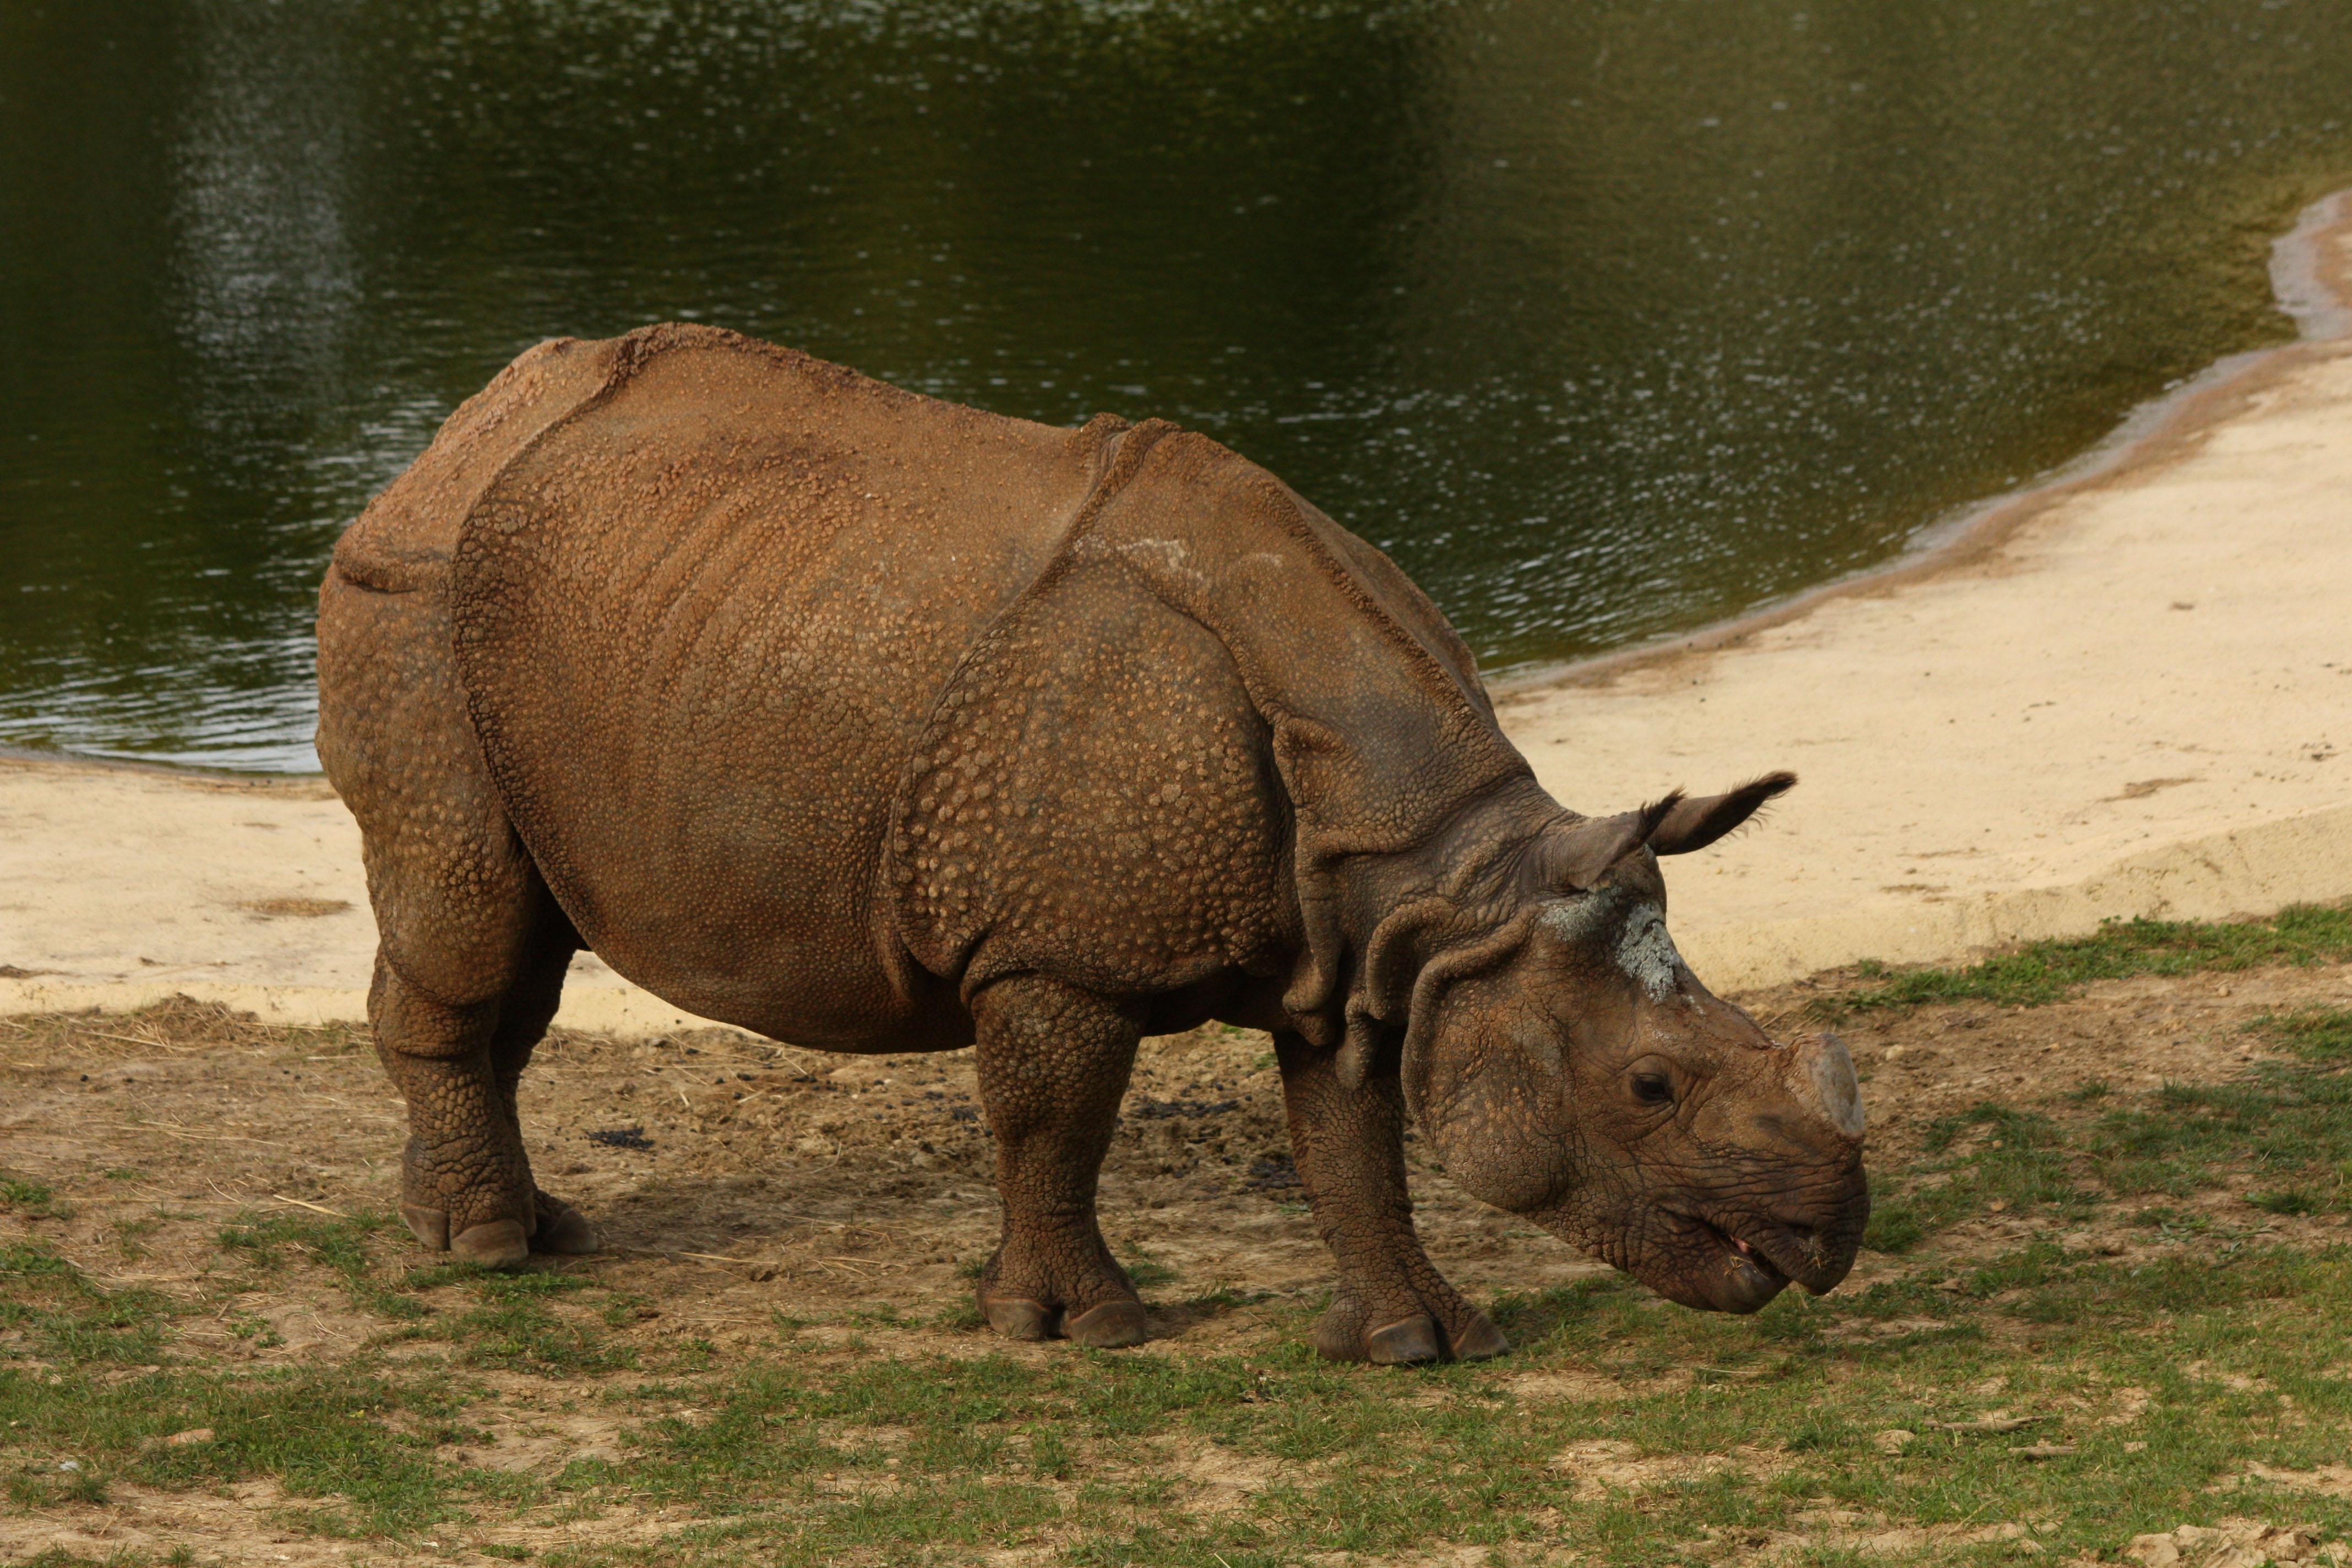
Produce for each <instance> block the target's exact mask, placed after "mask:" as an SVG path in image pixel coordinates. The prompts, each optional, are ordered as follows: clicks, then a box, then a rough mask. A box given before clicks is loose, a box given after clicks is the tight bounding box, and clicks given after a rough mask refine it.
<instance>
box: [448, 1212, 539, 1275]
mask: <svg viewBox="0 0 2352 1568" xmlns="http://www.w3.org/2000/svg"><path fill="white" fill-rule="evenodd" d="M445 1223H446V1222H445ZM449 1251H450V1253H451V1255H452V1256H454V1257H455V1258H457V1260H458V1261H459V1262H460V1263H472V1264H477V1265H478V1266H480V1267H481V1268H513V1267H514V1266H515V1265H516V1264H518V1263H520V1262H522V1261H523V1260H524V1259H525V1258H529V1257H530V1237H528V1236H526V1235H524V1234H523V1228H522V1225H521V1222H520V1221H518V1220H511V1219H494V1220H490V1221H488V1223H487V1224H483V1225H475V1226H467V1227H466V1228H465V1229H464V1230H461V1231H459V1232H458V1233H457V1235H455V1236H453V1237H450V1238H449Z"/></svg>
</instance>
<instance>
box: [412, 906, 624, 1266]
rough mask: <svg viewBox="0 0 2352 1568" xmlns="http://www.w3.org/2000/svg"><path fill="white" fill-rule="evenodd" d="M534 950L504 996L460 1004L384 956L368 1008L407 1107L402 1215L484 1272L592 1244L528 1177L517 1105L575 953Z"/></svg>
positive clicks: (426, 1237) (535, 945)
mask: <svg viewBox="0 0 2352 1568" xmlns="http://www.w3.org/2000/svg"><path fill="white" fill-rule="evenodd" d="M558 919H559V920H560V919H561V917H560V916H559V917H558ZM530 949H531V951H530V952H528V953H527V954H526V955H525V957H524V959H523V961H522V963H521V964H520V966H519V967H520V973H518V974H517V976H516V978H515V981H514V983H513V984H511V985H509V987H508V988H507V989H506V991H505V992H504V993H503V994H500V995H498V996H495V997H492V998H489V999H488V1000H486V1001H482V1002H478V1003H474V1004H471V1005H452V1004H449V1003H447V1002H445V1001H442V1000H440V999H438V998H436V997H435V996H433V995H432V994H429V993H427V992H425V991H424V990H422V989H421V988H420V987H418V986H416V985H415V984H413V983H411V982H409V981H407V980H406V979H405V978H404V977H403V976H402V974H401V973H400V972H399V971H398V970H397V969H395V968H394V966H393V964H392V963H390V962H388V960H387V959H386V958H385V956H384V955H383V953H381V952H379V954H378V955H377V959H376V977H375V984H374V986H373V989H372V990H371V992H370V994H369V999H368V1001H369V1007H368V1011H369V1016H370V1019H371V1021H372V1022H373V1024H374V1026H375V1036H376V1049H377V1054H378V1055H379V1056H380V1057H381V1058H382V1059H383V1065H384V1068H385V1071H386V1072H387V1073H388V1074H389V1075H390V1077H391V1079H392V1080H393V1082H394V1085H395V1086H396V1087H397V1088H398V1089H399V1090H400V1092H401V1095H402V1097H403V1098H404V1099H405V1100H407V1101H408V1108H409V1128H410V1137H409V1140H408V1145H407V1147H406V1149H405V1150H404V1151H403V1152H402V1156H401V1194H400V1215H401V1217H402V1218H403V1219H404V1220H405V1221H406V1222H407V1223H408V1228H409V1230H410V1231H411V1232H412V1233H413V1234H414V1235H415V1237H416V1238H417V1240H418V1241H420V1242H422V1243H424V1244H425V1246H426V1247H431V1248H433V1249H434V1250H436V1251H445V1250H446V1251H448V1252H451V1253H454V1254H456V1255H457V1257H458V1258H461V1259H463V1260H465V1261H467V1262H469V1263H478V1264H480V1265H482V1266H483V1267H485V1268H510V1267H512V1266H514V1265H517V1264H520V1263H521V1262H522V1261H523V1260H524V1259H525V1258H528V1257H529V1256H530V1254H531V1253H533V1252H550V1253H585V1252H593V1251H595V1250H596V1246H597V1243H596V1233H595V1228H594V1227H593V1226H591V1225H590V1224H589V1222H588V1219H587V1216H586V1215H583V1214H582V1213H581V1212H580V1211H579V1210H578V1209H576V1208H574V1207H573V1206H572V1205H570V1204H568V1203H565V1202H564V1201H563V1200H562V1199H561V1198H558V1197H555V1196H552V1195H551V1194H548V1193H546V1192H543V1191H541V1189H540V1187H539V1185H538V1184H537V1183H536V1182H534V1181H533V1180H532V1178H531V1172H530V1155H529V1154H528V1153H527V1152H526V1151H525V1149H524V1146H523V1140H522V1125H521V1120H520V1116H519V1114H518V1112H517V1107H516V1096H517V1093H518V1090H519V1089H520V1083H521V1079H522V1073H523V1069H524V1068H526V1067H527V1066H529V1065H530V1053H531V1049H532V1047H535V1046H536V1045H537V1044H538V1043H539V1040H540V1038H541V1036H542V1035H544V1034H545V1032H546V1029H547V1025H548V1021H549V1020H550V1019H551V1018H552V1017H553V1016H554V1015H555V1007H556V1003H557V1000H558V998H559V996H560V994H561V992H562V984H563V972H564V968H565V966H566V965H567V964H568V963H569V962H570V960H571V955H572V951H573V946H572V943H571V942H566V941H563V940H562V939H561V936H560V935H559V934H558V933H555V932H550V931H535V932H534V933H533V940H532V941H531V942H530Z"/></svg>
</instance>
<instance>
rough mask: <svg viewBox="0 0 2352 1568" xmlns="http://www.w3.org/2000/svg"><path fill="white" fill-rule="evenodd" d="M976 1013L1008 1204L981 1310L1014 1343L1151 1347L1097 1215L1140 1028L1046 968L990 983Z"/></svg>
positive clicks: (983, 1084)
mask: <svg viewBox="0 0 2352 1568" xmlns="http://www.w3.org/2000/svg"><path fill="white" fill-rule="evenodd" d="M972 1014H973V1019H974V1022H975V1023H976V1025H977V1026H978V1055H979V1058H980V1093H981V1099H982V1101H983V1102H984V1103H985V1104H986V1106H987V1108H988V1124H989V1127H990V1129H991V1130H992V1131H994V1132H995V1134H996V1185H997V1192H998V1194H999V1195H1000V1196H1001V1197H1002V1198H1003V1203H1004V1236H1003V1240H1002V1241H1001V1242H1000V1243H999V1244H998V1246H997V1248H996V1256H995V1257H993V1258H990V1259H989V1260H988V1267H987V1268H986V1269H984V1270H983V1271H982V1274H981V1277H980V1292H979V1296H980V1310H981V1315H982V1317H984V1318H986V1319H987V1320H988V1324H989V1326H990V1327H991V1328H992V1329H994V1330H995V1331H997V1332H998V1333H1000V1334H1003V1335H1005V1336H1007V1337H1008V1338H1011V1339H1016V1340H1045V1339H1059V1338H1067V1339H1069V1340H1071V1341H1073V1342H1076V1343H1078V1344H1082V1345H1092V1346H1096V1347H1097V1348H1102V1349H1109V1348H1113V1347H1116V1346H1120V1345H1135V1344H1141V1343H1142V1342H1143V1338H1144V1332H1143V1303H1142V1301H1141V1300H1139V1299H1138V1298H1137V1296H1136V1294H1135V1286H1134V1285H1133V1284H1132V1283H1131V1282H1130V1281H1129V1279H1128V1277H1127V1270H1125V1269H1124V1268H1120V1267H1119V1266H1118V1260H1117V1259H1116V1258H1112V1257H1111V1255H1110V1248H1109V1247H1108V1245H1106V1244H1105V1243H1104V1241H1103V1235H1102V1230H1101V1227H1100V1226H1097V1224H1096V1222H1095V1185H1096V1181H1097V1177H1098V1176H1099V1175H1100V1173H1101V1171H1102V1163H1103V1156H1104V1155H1105V1154H1107V1153H1108V1152H1109V1151H1110V1142H1111V1137H1112V1134H1113V1133H1114V1132H1115V1131H1117V1130H1118V1102H1119V1100H1120V1099H1121V1097H1123V1096H1124V1095H1125V1094H1126V1093H1127V1079H1128V1074H1129V1071H1130V1070H1131V1069H1132V1068H1133V1067H1134V1065H1135V1047H1136V1044H1137V1041H1138V1040H1139V1038H1140V1032H1139V1029H1138V1027H1137V1026H1136V1024H1135V1023H1134V1021H1133V1020H1131V1019H1129V1018H1128V1017H1127V1016H1125V1015H1124V1014H1122V1013H1121V1012H1120V1011H1119V1010H1118V1008H1117V1007H1115V1006H1113V1005H1111V1004H1109V1003H1108V1002H1105V1001H1103V1000H1101V999H1100V998H1098V997H1096V996H1092V995H1089V994H1087V993H1085V992H1083V991H1079V990H1077V989H1076V988H1074V987H1072V986H1068V985H1065V984H1061V983H1060V982H1058V981H1053V980H1047V979H1045V978H1044V977H1043V976H1040V975H1034V974H1023V975H1015V976H1013V977H1011V978H1009V979H1005V980H1000V981H997V982H996V983H995V984H992V985H990V986H989V987H988V989H987V990H986V991H984V992H982V994H981V995H980V996H979V998H978V999H977V1000H976V1001H975V1003H974V1005H973V1008H972Z"/></svg>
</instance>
